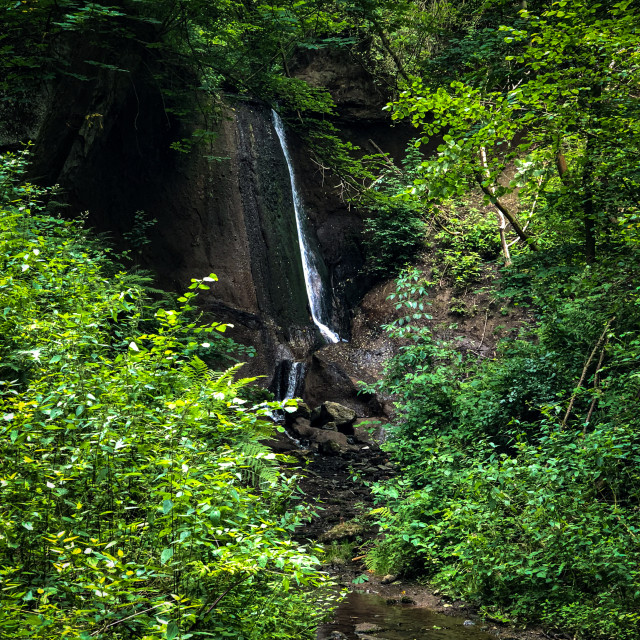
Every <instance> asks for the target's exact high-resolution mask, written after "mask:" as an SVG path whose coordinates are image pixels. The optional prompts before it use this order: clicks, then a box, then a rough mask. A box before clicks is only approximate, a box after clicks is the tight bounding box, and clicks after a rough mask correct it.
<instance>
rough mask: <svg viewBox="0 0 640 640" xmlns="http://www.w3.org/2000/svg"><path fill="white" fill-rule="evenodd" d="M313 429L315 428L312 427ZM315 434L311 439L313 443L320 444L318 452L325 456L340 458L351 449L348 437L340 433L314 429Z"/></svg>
mask: <svg viewBox="0 0 640 640" xmlns="http://www.w3.org/2000/svg"><path fill="white" fill-rule="evenodd" d="M311 428H312V429H313V427H311ZM314 431H315V433H314V435H313V437H312V438H311V440H312V442H316V443H317V444H318V452H319V453H322V454H324V455H325V456H339V455H341V454H343V453H346V452H347V451H348V450H349V449H350V446H349V442H348V441H347V436H345V435H344V433H340V432H339V431H326V430H325V429H314Z"/></svg>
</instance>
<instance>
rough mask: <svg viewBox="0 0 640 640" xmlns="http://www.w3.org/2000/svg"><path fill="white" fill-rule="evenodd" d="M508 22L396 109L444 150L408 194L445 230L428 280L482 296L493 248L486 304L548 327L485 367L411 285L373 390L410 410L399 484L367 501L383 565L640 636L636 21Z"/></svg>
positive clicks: (571, 14) (513, 12)
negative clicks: (376, 517)
mask: <svg viewBox="0 0 640 640" xmlns="http://www.w3.org/2000/svg"><path fill="white" fill-rule="evenodd" d="M509 5H510V3H500V2H495V3H486V4H485V6H484V9H483V10H482V11H479V12H478V14H477V16H476V18H477V21H476V27H478V26H480V25H482V28H481V29H474V28H472V27H471V26H470V24H469V22H468V21H462V20H460V21H458V22H457V27H458V32H457V33H456V32H455V28H454V27H452V28H451V29H450V30H449V32H448V41H447V38H446V37H445V38H440V39H439V40H438V42H437V43H436V44H437V46H436V45H434V49H433V56H432V58H431V60H430V61H429V62H427V63H426V64H425V70H426V69H429V70H430V74H429V75H427V74H426V73H425V74H424V75H422V77H419V75H418V74H421V73H424V71H420V70H418V71H417V75H416V77H415V78H414V79H413V80H412V82H411V84H410V86H408V87H407V90H406V91H405V92H403V93H402V94H401V95H400V96H399V99H398V100H397V101H396V102H395V103H394V104H393V105H391V106H390V108H391V109H392V111H393V116H394V117H395V118H398V119H404V118H409V119H411V121H412V122H413V124H414V125H415V126H416V127H417V128H418V129H419V137H418V138H417V140H416V147H419V148H435V152H434V153H425V155H424V157H422V158H420V159H418V160H417V161H416V162H415V164H414V176H413V179H412V180H411V181H410V182H407V183H406V185H405V188H404V193H403V194H402V195H401V196H400V198H401V199H402V201H403V202H406V203H409V204H411V203H421V204H422V206H424V207H431V211H432V214H431V215H432V216H435V217H436V220H435V221H436V223H437V225H436V227H434V228H435V229H436V230H437V232H436V233H434V240H435V244H434V245H433V246H434V247H435V248H436V253H435V254H433V255H432V256H431V264H432V267H435V269H436V270H440V272H442V271H443V270H444V269H445V268H449V269H450V273H453V274H454V275H455V271H454V269H455V268H456V267H457V268H458V269H459V270H460V274H461V275H462V278H463V281H467V282H473V280H474V278H475V279H476V280H478V279H479V278H480V275H481V273H482V270H483V269H486V267H485V266H484V265H483V260H486V259H491V260H493V259H494V258H495V255H496V253H495V252H496V242H497V240H498V238H500V242H501V246H502V248H503V258H502V262H503V263H504V264H505V265H507V268H506V269H504V270H503V272H502V280H501V282H500V283H499V284H498V285H497V286H496V287H495V288H494V291H493V295H494V296H495V298H496V300H497V301H500V300H502V301H503V302H504V303H505V304H506V303H511V304H516V305H520V306H525V307H528V308H529V309H530V310H531V313H533V316H534V318H535V323H534V324H533V325H532V326H531V327H530V328H529V329H527V330H526V331H525V330H523V331H521V332H520V334H519V335H518V336H517V337H511V338H510V339H508V340H506V339H505V340H503V341H502V342H501V343H500V344H499V345H498V349H497V354H496V356H495V357H494V358H491V359H479V358H478V357H477V355H474V354H473V353H470V352H466V353H465V352H461V351H460V350H459V349H457V348H456V345H455V344H453V343H447V342H446V341H443V340H440V339H438V337H437V333H434V332H433V331H432V329H431V328H430V324H429V321H428V318H427V317H426V316H425V315H424V314H425V312H426V311H428V306H427V305H428V292H429V290H430V287H431V286H432V285H433V284H434V280H435V279H436V278H434V277H433V272H432V271H431V272H425V273H420V272H419V271H415V270H414V271H408V272H405V273H404V274H403V275H402V277H401V278H400V279H399V280H398V291H397V293H396V295H395V299H396V300H397V301H398V307H399V308H400V309H405V310H406V315H403V316H402V317H401V318H400V319H399V320H397V321H396V322H395V323H393V324H392V325H390V326H389V327H388V330H389V331H390V332H391V336H392V337H394V338H396V339H398V340H399V341H400V342H399V345H400V349H399V352H398V355H397V356H396V357H395V358H393V359H392V360H391V361H390V362H389V364H388V366H387V371H386V375H385V379H384V380H383V381H382V383H381V387H382V388H383V389H384V390H385V391H386V392H387V393H392V394H394V395H395V397H396V399H397V407H398V410H399V417H398V420H397V421H396V426H395V427H394V430H393V434H392V438H391V440H390V442H389V443H388V449H389V452H390V453H391V455H392V456H394V458H395V460H396V462H397V463H398V464H399V465H400V466H401V468H403V473H402V475H401V476H400V477H399V478H398V479H396V480H395V481H392V482H389V483H386V484H381V485H378V486H377V487H375V491H376V493H377V495H378V497H379V500H380V503H381V505H382V506H381V507H380V509H379V514H380V518H381V519H380V522H381V524H382V526H383V529H384V530H385V532H386V537H385V538H384V541H383V542H381V543H380V544H378V545H377V546H376V547H375V548H374V549H373V550H372V551H371V552H370V554H369V562H370V564H371V566H372V567H373V568H375V569H376V570H379V571H398V570H401V571H404V572H406V573H409V574H413V575H422V576H426V577H427V578H429V579H430V580H431V581H433V582H435V583H437V584H438V585H439V586H441V587H442V588H444V589H445V590H448V591H449V592H451V593H456V594H458V595H463V596H464V597H466V598H469V599H472V600H476V601H478V602H480V603H482V604H483V606H484V607H485V611H487V612H490V613H492V614H493V615H495V616H498V617H500V616H505V617H508V618H511V619H515V620H519V621H523V622H524V621H531V620H537V621H540V622H543V623H544V624H545V625H546V626H547V627H549V628H556V629H560V630H563V631H570V632H571V633H572V634H575V637H585V638H587V637H603V638H629V639H631V638H636V637H638V634H639V633H640V616H639V615H638V611H639V610H640V574H639V573H638V569H637V568H638V563H639V562H640V545H639V535H640V515H639V513H640V511H639V510H640V457H639V456H638V446H639V444H640V442H639V435H638V434H639V433H640V432H639V429H638V412H639V410H640V402H639V397H640V388H639V386H638V385H639V380H640V350H639V347H640V333H639V327H640V299H639V298H638V293H639V292H640V279H639V277H638V274H639V273H640V264H639V256H638V249H639V248H640V247H639V244H638V243H639V240H640V238H639V236H638V226H637V219H638V215H639V211H638V199H637V193H638V189H639V187H640V183H639V182H638V175H637V165H636V162H635V161H633V160H632V158H634V157H637V153H638V149H639V145H640V138H639V137H638V134H637V131H638V122H640V118H639V115H640V113H639V111H638V109H639V107H640V102H639V101H638V96H637V73H638V69H639V67H638V61H637V55H638V51H639V50H640V40H639V37H638V30H637V24H638V6H637V4H636V3H633V2H618V3H611V4H608V5H604V4H593V3H586V2H584V3H583V2H572V3H568V2H553V3H542V2H531V3H528V8H527V7H526V5H527V3H524V7H513V6H511V7H510V6H509ZM481 41H482V46H480V42H481ZM474 43H475V44H476V45H477V49H476V53H477V56H476V62H479V58H478V56H480V57H481V58H482V59H484V60H485V61H486V60H491V61H492V62H491V65H489V66H488V67H482V66H480V65H479V64H475V63H474V62H473V60H474V57H473V55H471V52H472V50H473V46H472V45H473V44H474ZM447 59H448V60H449V61H450V62H451V61H453V63H454V65H455V69H456V75H455V76H453V77H452V74H451V73H450V71H447V70H446V68H445V66H444V65H442V61H443V60H447ZM425 145H430V147H425ZM483 197H484V206H485V207H486V208H487V209H486V210H489V209H493V210H494V212H495V213H494V214H490V215H489V216H483V215H480V217H479V218H478V215H479V214H478V212H476V213H474V214H465V213H464V212H462V214H461V215H459V212H460V208H461V207H460V202H461V201H465V200H466V201H467V202H468V201H469V200H470V199H471V200H472V201H475V202H477V201H478V199H481V198H483ZM414 206H415V204H414ZM467 206H468V205H467ZM474 218H475V219H476V221H479V222H480V225H476V234H475V235H476V236H477V241H476V242H474V241H473V237H472V236H473V234H470V233H469V224H470V222H471V221H473V220H474ZM491 218H493V220H494V221H495V220H496V219H497V220H498V223H499V224H498V225H496V224H495V222H494V223H493V225H494V226H493V229H494V230H493V233H492V240H491V242H488V240H489V237H490V236H489V235H488V233H489V232H490V229H489V227H487V224H488V222H489V221H490V220H491ZM480 247H485V250H488V252H486V253H485V250H482V249H480ZM491 253H493V255H490V254H491ZM465 260H466V261H468V264H467V265H466V266H465ZM448 261H450V262H451V264H450V265H449V266H448V267H447V262H448ZM493 268H495V267H493ZM450 282H452V284H453V286H454V287H455V286H456V280H453V281H451V280H450Z"/></svg>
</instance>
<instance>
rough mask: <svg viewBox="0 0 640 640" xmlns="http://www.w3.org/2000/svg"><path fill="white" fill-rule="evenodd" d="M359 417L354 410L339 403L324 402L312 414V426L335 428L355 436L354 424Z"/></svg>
mask: <svg viewBox="0 0 640 640" xmlns="http://www.w3.org/2000/svg"><path fill="white" fill-rule="evenodd" d="M356 418H357V415H356V412H355V411H354V410H353V409H349V407H345V406H344V405H341V404H338V403H337V402H323V403H322V404H321V405H320V406H319V407H316V408H315V409H314V410H313V411H312V412H311V426H312V427H324V428H326V429H332V428H335V429H337V430H338V431H340V432H342V433H345V434H347V435H353V433H354V431H353V423H354V422H355V421H356Z"/></svg>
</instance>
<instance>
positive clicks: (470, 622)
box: [462, 620, 476, 627]
mask: <svg viewBox="0 0 640 640" xmlns="http://www.w3.org/2000/svg"><path fill="white" fill-rule="evenodd" d="M462 624H463V625H464V626H465V627H475V625H476V623H475V622H474V621H473V620H465V621H464V622H463V623H462Z"/></svg>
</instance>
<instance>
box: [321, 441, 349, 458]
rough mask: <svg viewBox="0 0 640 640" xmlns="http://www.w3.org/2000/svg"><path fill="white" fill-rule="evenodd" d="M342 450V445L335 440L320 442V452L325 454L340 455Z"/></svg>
mask: <svg viewBox="0 0 640 640" xmlns="http://www.w3.org/2000/svg"><path fill="white" fill-rule="evenodd" d="M342 452H343V449H342V447H341V446H340V445H339V444H338V443H337V442H334V441H333V440H326V441H325V442H319V443H318V453H321V454H322V455H324V456H339V455H340V454H341V453H342Z"/></svg>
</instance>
